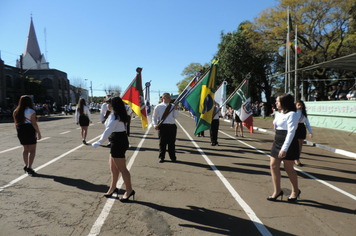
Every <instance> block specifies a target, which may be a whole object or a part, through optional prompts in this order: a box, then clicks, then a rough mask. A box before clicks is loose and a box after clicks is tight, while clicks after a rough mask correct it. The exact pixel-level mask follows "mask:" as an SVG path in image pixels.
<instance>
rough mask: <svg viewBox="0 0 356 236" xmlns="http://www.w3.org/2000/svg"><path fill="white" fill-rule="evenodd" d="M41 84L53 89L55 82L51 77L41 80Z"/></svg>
mask: <svg viewBox="0 0 356 236" xmlns="http://www.w3.org/2000/svg"><path fill="white" fill-rule="evenodd" d="M41 84H42V85H43V87H45V88H46V89H53V83H52V80H51V79H48V78H45V79H43V80H42V81H41Z"/></svg>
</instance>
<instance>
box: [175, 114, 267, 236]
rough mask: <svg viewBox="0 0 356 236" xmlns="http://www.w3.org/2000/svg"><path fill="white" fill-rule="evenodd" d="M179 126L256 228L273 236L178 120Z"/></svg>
mask: <svg viewBox="0 0 356 236" xmlns="http://www.w3.org/2000/svg"><path fill="white" fill-rule="evenodd" d="M176 122H177V124H178V125H179V126H180V127H181V128H182V130H183V131H184V133H185V134H186V135H187V136H188V138H189V139H190V141H191V142H192V143H193V144H194V146H195V147H196V149H197V150H198V151H199V152H200V154H201V155H202V156H203V157H204V159H205V161H206V162H207V163H208V164H209V166H210V167H211V169H212V170H213V171H214V172H215V174H216V175H217V176H218V177H219V179H220V180H221V182H223V184H224V185H225V187H226V188H227V189H228V190H229V192H230V193H231V195H232V196H233V197H234V199H235V200H236V201H237V203H238V204H239V205H240V206H241V207H242V209H243V210H244V211H245V213H246V214H247V216H248V217H249V218H250V219H251V221H252V222H253V223H254V224H255V226H256V227H257V229H258V230H259V231H260V233H261V234H262V235H264V236H267V235H270V236H272V234H271V233H270V232H269V231H268V229H267V228H266V227H265V226H264V224H263V223H262V221H261V220H260V219H259V218H258V217H257V216H256V214H255V212H254V211H253V210H252V209H251V207H250V206H249V205H247V203H246V202H245V201H244V200H243V199H242V198H241V197H240V195H239V194H238V193H237V192H236V190H235V189H234V188H233V187H232V186H231V184H230V183H229V181H227V179H226V178H225V177H224V175H223V174H221V172H220V171H219V170H218V168H216V166H215V165H214V163H213V162H212V161H211V160H210V159H209V158H208V156H206V155H205V153H204V152H203V150H202V149H201V148H200V147H199V146H198V144H196V142H195V141H194V140H193V139H192V137H191V136H190V135H189V134H188V132H187V131H186V130H185V129H184V128H183V126H182V125H181V124H180V123H179V122H178V121H177V120H176Z"/></svg>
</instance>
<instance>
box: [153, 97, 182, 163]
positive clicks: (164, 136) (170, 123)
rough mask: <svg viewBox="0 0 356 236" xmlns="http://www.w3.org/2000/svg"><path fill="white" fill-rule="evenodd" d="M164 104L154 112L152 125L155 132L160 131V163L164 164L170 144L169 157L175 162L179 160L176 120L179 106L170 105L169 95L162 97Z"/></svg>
mask: <svg viewBox="0 0 356 236" xmlns="http://www.w3.org/2000/svg"><path fill="white" fill-rule="evenodd" d="M162 101H163V102H162V103H160V104H158V105H157V106H156V107H155V109H154V111H153V117H152V123H153V125H154V128H155V130H158V137H159V156H158V159H159V163H163V162H164V158H165V155H166V148H167V144H168V153H169V157H170V158H171V160H172V161H173V162H175V161H176V160H177V157H176V150H175V142H176V136H177V126H176V123H175V119H176V118H177V117H178V111H177V106H178V105H175V106H173V105H172V104H170V101H171V95H169V93H164V94H163V95H162ZM160 121H163V123H162V125H161V126H160V127H158V123H159V122H160Z"/></svg>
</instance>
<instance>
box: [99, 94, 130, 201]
mask: <svg viewBox="0 0 356 236" xmlns="http://www.w3.org/2000/svg"><path fill="white" fill-rule="evenodd" d="M106 103H107V104H108V110H109V111H111V113H110V115H109V117H108V118H107V119H106V121H105V127H106V129H105V131H104V133H103V134H102V135H101V137H100V139H99V140H98V141H97V142H95V143H93V144H92V146H93V147H94V148H96V147H97V146H99V145H100V144H102V143H103V142H104V141H105V140H106V139H107V138H109V141H110V143H111V149H110V159H109V164H110V171H111V185H110V188H109V190H108V192H107V193H106V194H105V195H104V197H106V198H109V197H111V196H112V194H113V193H114V192H116V194H118V193H119V189H118V188H116V184H117V181H118V180H119V173H120V172H121V175H122V178H123V180H124V183H125V186H126V192H125V194H124V196H123V197H122V198H120V201H121V202H127V201H128V200H129V198H130V197H131V196H133V199H135V191H134V190H133V189H132V186H131V175H130V172H129V171H128V169H127V168H126V160H125V153H126V150H127V149H128V147H129V140H128V138H127V134H126V125H125V124H126V122H127V113H126V109H125V105H124V102H123V101H122V99H121V98H120V97H114V98H112V97H110V98H108V99H107V100H106Z"/></svg>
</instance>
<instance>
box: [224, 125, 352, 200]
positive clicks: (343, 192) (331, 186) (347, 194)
mask: <svg viewBox="0 0 356 236" xmlns="http://www.w3.org/2000/svg"><path fill="white" fill-rule="evenodd" d="M219 132H220V133H222V134H224V135H226V136H228V137H230V138H232V139H235V140H237V141H239V142H240V143H242V144H244V145H246V146H248V147H250V148H252V149H254V150H256V151H258V152H260V153H262V154H264V155H266V156H270V155H269V154H267V153H265V152H263V151H261V150H259V149H257V148H255V147H253V146H251V145H249V144H247V143H245V142H243V141H241V140H238V139H236V138H235V137H233V136H231V135H229V134H227V133H225V132H223V131H220V130H219ZM294 169H295V170H296V171H298V172H300V173H303V174H304V175H306V176H308V177H309V178H311V179H314V180H316V181H318V182H319V183H321V184H324V185H325V186H328V187H329V188H332V189H334V190H335V191H337V192H339V193H341V194H344V195H345V196H347V197H349V198H351V199H353V200H356V196H355V195H352V194H350V193H348V192H346V191H344V190H342V189H340V188H338V187H336V186H334V185H332V184H329V183H328V182H326V181H324V180H320V179H318V178H317V177H315V176H313V175H311V174H308V173H307V172H305V171H302V170H300V169H298V168H296V167H294Z"/></svg>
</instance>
